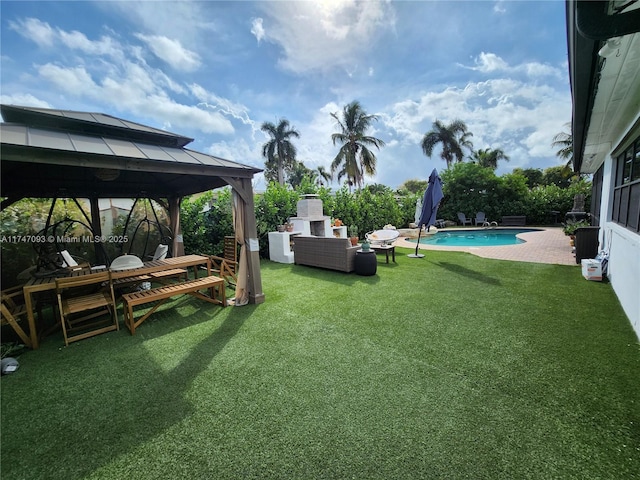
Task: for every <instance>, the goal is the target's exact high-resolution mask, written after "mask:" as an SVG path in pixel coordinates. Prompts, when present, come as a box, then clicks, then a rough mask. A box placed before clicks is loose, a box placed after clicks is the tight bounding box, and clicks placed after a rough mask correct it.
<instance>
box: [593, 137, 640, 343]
mask: <svg viewBox="0 0 640 480" xmlns="http://www.w3.org/2000/svg"><path fill="white" fill-rule="evenodd" d="M630 129H631V125H629V126H628V127H627V130H626V131H624V132H621V135H620V136H619V143H618V144H617V145H615V148H614V149H613V150H612V151H611V152H610V153H609V155H608V156H607V157H606V160H605V163H604V165H603V182H602V201H601V204H600V222H601V223H600V248H601V249H603V250H605V251H608V252H609V265H608V270H607V277H608V279H609V281H610V282H611V286H612V288H613V290H614V292H615V294H616V296H617V297H618V300H619V301H620V304H621V306H622V308H623V309H624V312H625V313H626V315H627V317H628V318H629V321H630V322H631V325H632V327H633V329H634V331H635V332H636V336H637V337H638V339H640V235H638V234H637V233H634V232H632V231H630V230H628V229H627V228H625V227H623V226H621V225H618V224H617V223H615V222H612V221H611V220H610V219H611V216H612V210H613V190H614V183H615V174H616V172H615V168H616V165H615V158H616V154H617V153H618V151H619V150H621V149H623V148H626V147H627V145H624V144H621V143H620V142H621V141H622V139H623V138H628V137H629V136H630V135H629V133H633V135H631V137H635V136H637V133H638V132H630Z"/></svg>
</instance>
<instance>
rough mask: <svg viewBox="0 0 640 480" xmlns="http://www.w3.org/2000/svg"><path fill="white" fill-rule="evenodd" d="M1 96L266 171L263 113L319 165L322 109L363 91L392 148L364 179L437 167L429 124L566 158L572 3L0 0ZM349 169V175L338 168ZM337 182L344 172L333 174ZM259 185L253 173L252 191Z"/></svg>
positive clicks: (550, 161) (330, 123)
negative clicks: (114, 121) (149, 131)
mask: <svg viewBox="0 0 640 480" xmlns="http://www.w3.org/2000/svg"><path fill="white" fill-rule="evenodd" d="M0 9H1V10H0V22H1V24H0V25H1V32H0V34H1V36H0V41H1V43H0V53H1V60H2V64H1V70H0V82H1V83H0V101H1V102H2V103H5V104H14V105H22V106H34V107H44V108H54V109H63V110H79V111H89V112H100V113H105V114H109V115H113V116H115V117H119V118H124V119H126V120H131V121H134V122H139V123H142V124H144V125H149V126H152V127H156V128H162V129H164V130H167V131H170V132H173V133H177V134H181V135H185V136H188V137H190V138H194V141H193V142H192V143H191V144H189V145H188V148H190V149H193V150H197V151H200V152H204V153H208V154H211V155H215V156H218V157H222V158H225V159H228V160H233V161H236V162H239V163H243V164H246V165H251V166H255V167H258V168H264V158H263V157H262V145H263V144H264V143H265V142H266V141H268V139H269V137H268V136H266V134H265V133H264V132H262V131H261V129H260V127H261V125H262V123H263V122H265V121H268V122H273V123H275V124H277V123H278V122H279V120H280V119H287V120H288V121H289V122H290V124H291V126H292V127H294V128H295V129H296V130H297V131H298V132H299V133H300V138H298V139H293V141H294V144H295V146H296V147H297V151H298V157H297V158H298V160H299V161H302V162H303V163H304V164H305V165H306V166H307V167H308V168H311V169H316V168H317V167H319V166H324V167H325V168H326V169H327V170H328V169H329V166H330V164H331V161H332V160H333V159H334V158H335V156H336V154H337V153H338V149H339V145H333V143H332V141H331V134H332V133H335V132H338V131H339V128H338V126H337V125H336V122H335V120H334V119H333V118H332V117H331V113H336V112H338V113H339V112H341V111H342V109H343V107H344V106H345V105H347V104H348V103H350V102H352V101H354V100H357V101H359V102H360V104H361V105H362V107H363V109H364V110H365V111H366V112H367V113H368V114H374V115H377V116H378V120H377V121H376V122H374V123H373V126H372V128H371V129H370V130H369V131H368V132H367V133H368V134H369V135H373V136H375V137H377V138H379V139H381V140H383V141H384V142H385V144H386V146H384V147H383V148H381V149H380V150H379V151H377V150H375V148H374V153H375V154H376V157H377V169H376V170H377V172H376V175H375V176H373V177H366V179H365V183H367V184H371V183H381V184H384V185H387V186H389V187H391V188H393V189H395V188H398V187H399V186H400V185H401V184H402V183H403V182H405V181H407V180H412V179H415V180H426V179H427V178H428V176H429V174H430V173H431V171H432V170H433V169H434V168H437V169H438V170H442V169H444V168H445V167H446V163H445V162H444V160H442V159H441V158H440V156H439V153H440V150H439V148H437V149H436V150H435V151H434V153H433V155H432V157H431V158H429V157H427V156H425V154H424V153H423V151H422V148H421V146H420V144H421V140H422V138H423V136H424V135H425V134H426V133H427V132H428V131H430V130H431V129H432V124H433V122H434V121H435V120H436V119H437V120H440V121H441V122H443V123H445V124H448V123H449V122H451V121H452V120H455V119H460V120H462V121H464V122H465V123H466V124H467V127H468V129H469V131H470V132H471V133H473V137H472V138H471V140H472V142H473V147H474V149H475V150H478V149H481V148H491V149H498V148H499V149H502V150H503V151H504V152H505V154H506V155H508V156H509V158H510V160H509V162H500V163H499V165H498V169H497V171H496V173H497V174H498V175H502V174H505V173H509V172H511V171H512V170H513V169H514V168H540V169H545V168H548V167H552V166H558V165H562V164H563V163H564V162H562V161H561V160H560V159H558V157H557V156H556V154H555V152H556V150H557V149H555V148H553V147H552V146H551V143H552V141H553V137H554V136H555V135H556V134H557V133H559V132H562V131H567V127H566V124H567V123H568V122H569V121H570V120H571V92H570V88H569V78H568V62H567V44H566V24H565V2H564V1H562V0H547V1H483V0H474V1H455V0H449V1H375V0H370V1H360V2H356V1H352V0H325V1H318V2H314V1H293V2H290V1H227V2H222V1H175V0H174V1H140V2H134V1H122V2H120V1H106V2H97V1H96V2H93V1H67V2H60V1H6V0H2V1H1V2H0ZM343 180H344V179H343ZM331 187H332V188H334V189H336V188H339V187H340V185H339V184H338V182H337V179H336V180H334V182H333V183H332V184H331ZM265 188H266V185H265V182H264V178H263V177H262V174H258V175H256V177H255V179H254V189H256V190H258V191H260V190H264V189H265Z"/></svg>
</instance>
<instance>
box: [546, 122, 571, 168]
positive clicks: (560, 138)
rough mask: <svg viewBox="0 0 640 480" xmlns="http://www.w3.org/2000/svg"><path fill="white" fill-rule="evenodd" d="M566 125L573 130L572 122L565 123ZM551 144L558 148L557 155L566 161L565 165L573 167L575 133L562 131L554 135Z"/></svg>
mask: <svg viewBox="0 0 640 480" xmlns="http://www.w3.org/2000/svg"><path fill="white" fill-rule="evenodd" d="M564 126H565V128H568V129H569V132H571V123H565V125H564ZM551 146H552V147H553V148H557V149H558V150H557V151H556V156H557V157H558V158H560V159H562V160H564V161H565V167H566V168H571V164H572V163H573V135H572V134H571V133H567V132H560V133H558V134H556V136H555V137H553V142H552V143H551Z"/></svg>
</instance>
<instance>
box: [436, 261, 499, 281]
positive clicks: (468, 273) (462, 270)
mask: <svg viewBox="0 0 640 480" xmlns="http://www.w3.org/2000/svg"><path fill="white" fill-rule="evenodd" d="M431 263H433V264H434V265H437V266H439V267H442V268H444V269H446V270H449V271H450V272H453V273H456V274H458V275H463V276H465V277H467V278H470V279H472V280H477V281H479V282H483V283H487V284H489V285H501V282H500V279H498V278H494V277H490V276H488V275H485V274H484V273H482V272H478V271H476V270H471V269H469V268H466V267H463V266H461V265H456V264H455V263H449V262H431Z"/></svg>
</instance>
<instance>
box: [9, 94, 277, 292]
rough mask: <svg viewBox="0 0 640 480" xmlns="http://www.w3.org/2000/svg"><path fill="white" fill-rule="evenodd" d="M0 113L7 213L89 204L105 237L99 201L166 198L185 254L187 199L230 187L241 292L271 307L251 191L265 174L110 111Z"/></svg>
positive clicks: (176, 245)
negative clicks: (70, 201)
mask: <svg viewBox="0 0 640 480" xmlns="http://www.w3.org/2000/svg"><path fill="white" fill-rule="evenodd" d="M0 112H1V113H2V118H3V120H4V122H3V123H0V141H1V145H0V162H1V163H0V165H1V169H2V175H1V177H0V178H1V191H0V195H1V196H2V198H3V200H2V205H1V208H2V209H4V208H6V207H7V206H9V205H11V204H12V203H14V202H16V201H18V200H20V199H22V198H86V199H88V200H89V202H90V206H91V227H92V230H93V232H94V233H95V234H96V235H101V226H100V215H99V208H98V199H100V198H140V197H145V198H149V199H154V200H156V201H158V200H160V199H166V205H168V213H169V223H170V225H169V227H170V229H171V230H172V231H173V232H174V236H173V245H172V251H173V252H174V255H183V254H184V247H183V243H182V233H181V229H180V203H181V201H182V198H183V197H184V196H186V195H191V194H195V193H200V192H205V191H208V190H212V189H215V188H220V187H223V186H226V185H229V186H231V188H232V193H233V208H234V219H235V220H234V223H235V225H234V227H235V231H236V240H237V241H238V243H240V245H241V247H242V248H241V269H240V272H241V273H242V271H243V268H242V263H245V265H246V268H245V269H244V272H246V273H245V274H244V275H243V277H244V278H240V277H239V278H238V286H239V287H241V286H242V284H243V283H245V282H246V283H245V285H246V287H245V289H246V292H247V294H248V302H249V303H262V302H264V293H263V292H262V281H261V276H260V261H259V255H258V240H257V230H256V220H255V212H254V201H253V188H252V185H251V181H252V179H253V175H254V174H256V173H258V172H260V171H261V170H260V169H257V168H254V167H251V166H247V165H243V164H240V163H236V162H232V161H229V160H225V159H222V158H218V157H214V156H212V155H207V154H204V153H200V152H196V151H194V150H189V149H187V148H185V146H186V145H187V144H189V143H191V142H192V141H193V139H191V138H188V137H184V136H182V135H177V134H174V133H170V132H166V131H164V130H160V129H156V128H153V127H148V126H145V125H141V124H139V123H134V122H130V121H128V120H123V119H120V118H116V117H113V116H111V115H106V114H103V113H91V112H78V111H68V110H52V109H45V108H33V107H23V106H15V105H4V104H3V105H0ZM243 256H244V259H243Z"/></svg>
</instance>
